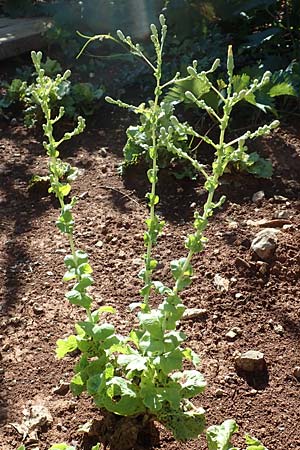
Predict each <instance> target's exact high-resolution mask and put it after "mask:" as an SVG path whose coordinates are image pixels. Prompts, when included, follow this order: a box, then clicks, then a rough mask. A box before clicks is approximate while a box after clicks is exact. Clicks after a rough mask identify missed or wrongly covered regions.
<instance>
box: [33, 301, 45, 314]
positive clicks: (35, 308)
mask: <svg viewBox="0 0 300 450" xmlns="http://www.w3.org/2000/svg"><path fill="white" fill-rule="evenodd" d="M32 309H33V312H34V313H35V314H43V313H44V308H43V307H42V305H40V304H39V303H34V304H33V306H32Z"/></svg>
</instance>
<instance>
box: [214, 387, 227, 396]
mask: <svg viewBox="0 0 300 450" xmlns="http://www.w3.org/2000/svg"><path fill="white" fill-rule="evenodd" d="M224 394H225V391H224V390H223V389H221V388H218V389H216V392H215V395H216V397H218V398H221V397H223V396H224Z"/></svg>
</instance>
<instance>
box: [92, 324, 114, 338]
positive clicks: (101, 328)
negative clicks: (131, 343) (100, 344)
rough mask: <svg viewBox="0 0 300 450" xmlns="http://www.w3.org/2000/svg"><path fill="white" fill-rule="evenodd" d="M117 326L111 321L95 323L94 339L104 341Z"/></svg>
mask: <svg viewBox="0 0 300 450" xmlns="http://www.w3.org/2000/svg"><path fill="white" fill-rule="evenodd" d="M114 332H115V327H114V326H113V325H112V324H110V323H103V324H102V325H95V326H94V327H93V329H92V336H93V338H94V340H95V341H96V342H97V341H104V340H105V339H106V338H108V337H109V336H111V335H112V334H114Z"/></svg>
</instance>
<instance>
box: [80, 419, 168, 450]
mask: <svg viewBox="0 0 300 450" xmlns="http://www.w3.org/2000/svg"><path fill="white" fill-rule="evenodd" d="M98 442H101V443H102V444H103V448H104V449H106V448H109V449H110V450H120V449H122V450H132V449H134V450H143V449H145V448H147V449H149V450H150V449H151V448H153V447H156V446H157V445H158V444H159V432H158V430H157V428H156V427H155V424H154V423H153V421H152V420H149V419H148V420H146V418H145V416H144V415H140V416H137V417H134V418H130V417H122V416H116V415H114V414H111V413H107V414H106V415H105V416H104V417H103V418H102V419H100V420H94V421H93V425H92V428H91V430H90V432H89V435H86V437H85V438H84V440H83V448H84V449H86V450H88V449H90V448H91V446H92V445H95V444H96V443H98Z"/></svg>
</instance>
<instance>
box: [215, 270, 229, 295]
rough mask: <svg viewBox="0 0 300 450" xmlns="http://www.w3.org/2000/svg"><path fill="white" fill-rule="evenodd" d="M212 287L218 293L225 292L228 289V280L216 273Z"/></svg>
mask: <svg viewBox="0 0 300 450" xmlns="http://www.w3.org/2000/svg"><path fill="white" fill-rule="evenodd" d="M214 285H215V286H216V288H217V289H218V290H219V291H225V292H227V291H228V289H229V280H228V279H227V278H225V277H222V276H221V275H220V274H219V273H216V275H215V277H214Z"/></svg>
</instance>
